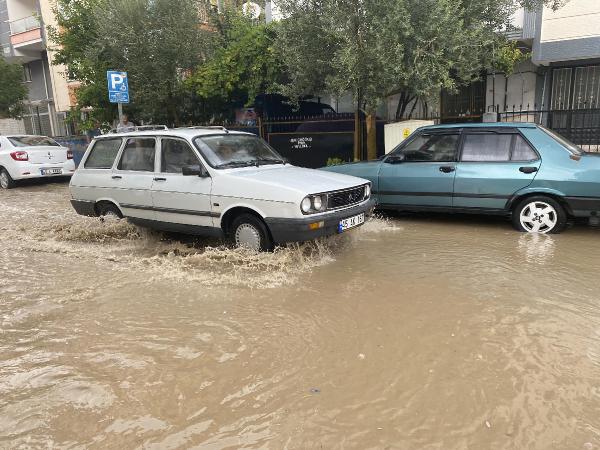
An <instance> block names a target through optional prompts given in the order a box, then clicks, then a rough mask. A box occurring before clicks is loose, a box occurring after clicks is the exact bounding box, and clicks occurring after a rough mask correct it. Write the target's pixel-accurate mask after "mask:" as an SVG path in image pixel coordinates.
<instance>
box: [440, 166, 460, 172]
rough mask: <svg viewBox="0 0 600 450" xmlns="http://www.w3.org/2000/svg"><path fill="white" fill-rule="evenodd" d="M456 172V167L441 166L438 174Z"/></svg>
mask: <svg viewBox="0 0 600 450" xmlns="http://www.w3.org/2000/svg"><path fill="white" fill-rule="evenodd" d="M455 170H456V167H454V166H442V167H440V172H444V173H452V172H454V171H455Z"/></svg>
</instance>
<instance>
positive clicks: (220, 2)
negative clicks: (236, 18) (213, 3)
mask: <svg viewBox="0 0 600 450" xmlns="http://www.w3.org/2000/svg"><path fill="white" fill-rule="evenodd" d="M217 12H218V13H219V14H220V13H222V12H223V0H217Z"/></svg>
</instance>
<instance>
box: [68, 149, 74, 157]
mask: <svg viewBox="0 0 600 450" xmlns="http://www.w3.org/2000/svg"><path fill="white" fill-rule="evenodd" d="M67 159H73V150H67Z"/></svg>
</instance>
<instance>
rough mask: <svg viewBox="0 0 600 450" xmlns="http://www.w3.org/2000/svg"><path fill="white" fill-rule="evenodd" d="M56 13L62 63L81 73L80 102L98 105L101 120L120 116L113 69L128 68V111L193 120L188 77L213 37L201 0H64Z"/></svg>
mask: <svg viewBox="0 0 600 450" xmlns="http://www.w3.org/2000/svg"><path fill="white" fill-rule="evenodd" d="M55 13H56V16H57V21H58V27H57V28H54V29H50V30H49V34H50V37H51V39H52V40H53V42H54V43H55V44H57V45H58V49H57V54H56V57H55V60H54V62H55V63H59V64H65V65H66V66H67V67H68V71H69V73H70V75H71V76H73V77H74V78H76V79H78V80H81V82H82V85H81V87H80V88H79V90H78V92H77V101H78V105H79V106H80V107H92V108H93V112H92V115H93V116H94V117H95V118H96V119H98V120H100V121H107V120H110V118H111V117H113V118H114V117H116V107H115V106H114V105H111V104H110V103H109V102H108V92H107V83H106V71H107V70H111V69H112V70H123V71H127V72H128V74H129V85H130V93H131V101H132V103H131V104H130V105H129V106H126V111H127V112H128V113H130V114H131V115H132V116H134V117H135V118H136V119H137V120H140V119H144V120H146V121H152V122H155V123H166V124H177V123H181V122H185V121H186V120H188V117H187V115H188V114H189V111H188V110H187V109H186V108H187V107H190V106H191V105H192V100H191V99H190V95H189V94H188V92H187V91H186V90H185V86H184V83H183V79H184V78H185V76H186V75H187V74H189V73H190V72H191V70H192V69H193V68H195V67H196V66H197V65H198V63H199V62H201V61H202V60H203V58H204V56H205V54H204V52H203V49H204V48H205V47H206V45H205V42H206V40H207V38H206V32H205V31H203V30H202V29H201V27H200V26H199V17H198V4H197V2H196V1H195V0H115V1H109V0H58V4H57V8H56V10H55Z"/></svg>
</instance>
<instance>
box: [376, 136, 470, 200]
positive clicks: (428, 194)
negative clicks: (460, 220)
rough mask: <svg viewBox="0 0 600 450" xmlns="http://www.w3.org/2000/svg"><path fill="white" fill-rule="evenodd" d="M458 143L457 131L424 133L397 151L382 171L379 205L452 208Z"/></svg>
mask: <svg viewBox="0 0 600 450" xmlns="http://www.w3.org/2000/svg"><path fill="white" fill-rule="evenodd" d="M459 140H460V134H459V132H458V131H454V130H443V131H423V132H421V133H419V134H417V135H416V136H415V137H413V138H412V139H410V140H409V141H408V142H407V143H406V144H403V145H401V146H400V147H398V148H397V149H396V150H394V151H393V152H392V153H391V154H390V155H388V156H387V157H386V158H385V159H384V160H383V162H382V164H381V169H380V171H379V184H378V200H379V205H380V206H381V207H382V208H386V207H388V208H398V207H400V208H401V207H402V206H403V205H405V206H408V207H415V206H416V207H420V206H424V207H431V206H438V207H451V206H452V192H453V185H454V175H455V173H456V172H455V171H456V157H457V149H458V142H459Z"/></svg>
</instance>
